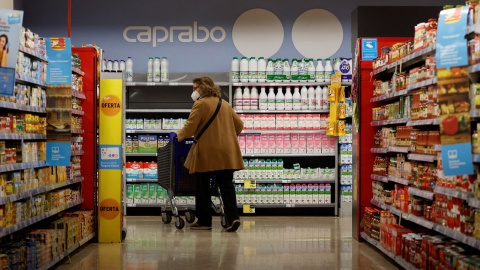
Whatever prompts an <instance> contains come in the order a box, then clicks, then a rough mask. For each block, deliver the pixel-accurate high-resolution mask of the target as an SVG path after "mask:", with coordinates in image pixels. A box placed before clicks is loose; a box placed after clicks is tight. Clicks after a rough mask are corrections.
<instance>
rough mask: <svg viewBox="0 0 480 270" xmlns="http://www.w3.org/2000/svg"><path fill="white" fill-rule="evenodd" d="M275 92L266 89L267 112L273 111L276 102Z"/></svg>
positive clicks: (271, 88) (271, 89)
mask: <svg viewBox="0 0 480 270" xmlns="http://www.w3.org/2000/svg"><path fill="white" fill-rule="evenodd" d="M275 99H276V97H275V92H274V91H273V87H270V88H269V89H268V110H269V111H274V110H275V102H276V100H275Z"/></svg>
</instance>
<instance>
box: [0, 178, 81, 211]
mask: <svg viewBox="0 0 480 270" xmlns="http://www.w3.org/2000/svg"><path fill="white" fill-rule="evenodd" d="M82 181H83V177H77V178H75V179H73V180H67V181H63V182H60V183H55V184H50V185H46V186H43V187H39V188H35V189H31V190H27V191H24V192H20V193H17V194H12V195H8V196H5V197H0V205H4V204H6V203H7V202H16V201H20V200H23V199H25V198H30V197H31V196H35V195H38V194H42V193H45V192H47V191H50V190H54V189H57V188H61V187H65V186H69V185H72V184H75V183H80V182H82Z"/></svg>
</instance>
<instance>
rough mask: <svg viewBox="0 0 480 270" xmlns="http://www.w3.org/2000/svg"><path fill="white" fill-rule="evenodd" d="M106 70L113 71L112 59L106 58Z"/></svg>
mask: <svg viewBox="0 0 480 270" xmlns="http://www.w3.org/2000/svg"><path fill="white" fill-rule="evenodd" d="M107 71H108V72H112V71H113V62H112V60H108V62H107Z"/></svg>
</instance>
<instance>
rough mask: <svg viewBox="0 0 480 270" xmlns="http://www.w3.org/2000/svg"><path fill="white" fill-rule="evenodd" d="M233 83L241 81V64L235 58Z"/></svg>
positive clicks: (233, 61)
mask: <svg viewBox="0 0 480 270" xmlns="http://www.w3.org/2000/svg"><path fill="white" fill-rule="evenodd" d="M231 70H232V82H235V83H236V82H239V81H240V62H239V61H238V58H237V57H233V60H232V67H231Z"/></svg>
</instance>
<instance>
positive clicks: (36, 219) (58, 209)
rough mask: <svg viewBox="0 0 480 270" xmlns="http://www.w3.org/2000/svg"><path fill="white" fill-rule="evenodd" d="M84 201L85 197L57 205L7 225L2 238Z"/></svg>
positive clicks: (2, 232)
mask: <svg viewBox="0 0 480 270" xmlns="http://www.w3.org/2000/svg"><path fill="white" fill-rule="evenodd" d="M82 203H83V199H80V200H76V201H73V202H69V203H66V204H64V205H62V206H59V207H56V208H53V209H52V210H50V211H48V212H45V213H43V214H40V215H38V216H36V217H32V218H29V219H27V220H25V221H22V222H20V223H18V224H15V225H12V226H10V227H7V228H3V229H2V230H1V232H0V238H2V237H4V236H6V235H9V234H12V233H14V232H17V231H19V230H21V229H24V228H26V227H28V226H31V225H33V224H35V223H37V222H39V221H41V220H44V219H47V218H49V217H51V216H54V215H56V214H58V213H60V212H62V211H64V210H66V209H68V208H71V207H74V206H77V205H80V204H82Z"/></svg>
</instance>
